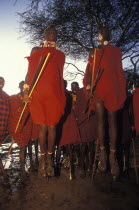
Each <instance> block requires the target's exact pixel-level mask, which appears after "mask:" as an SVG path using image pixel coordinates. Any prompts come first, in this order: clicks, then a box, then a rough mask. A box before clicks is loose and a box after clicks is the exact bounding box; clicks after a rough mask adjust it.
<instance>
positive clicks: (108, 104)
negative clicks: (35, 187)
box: [0, 25, 139, 179]
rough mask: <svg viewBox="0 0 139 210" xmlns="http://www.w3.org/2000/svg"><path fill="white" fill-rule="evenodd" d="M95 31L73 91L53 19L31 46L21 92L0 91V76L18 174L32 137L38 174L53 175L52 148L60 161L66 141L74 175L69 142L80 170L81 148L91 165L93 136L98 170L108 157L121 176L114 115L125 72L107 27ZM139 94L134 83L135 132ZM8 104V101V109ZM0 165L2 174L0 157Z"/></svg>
mask: <svg viewBox="0 0 139 210" xmlns="http://www.w3.org/2000/svg"><path fill="white" fill-rule="evenodd" d="M98 32H99V36H98V42H99V46H98V47H97V48H94V49H93V50H90V53H89V58H88V63H87V67H86V72H85V76H84V79H83V86H84V87H83V88H79V85H78V83H76V82H73V83H72V91H71V92H69V91H67V90H66V81H64V79H63V68H64V63H65V55H64V53H63V52H62V51H60V50H58V49H56V41H57V31H56V29H55V27H54V26H53V25H51V26H49V27H48V28H47V29H46V30H45V31H44V43H43V44H41V45H40V46H38V47H34V48H33V49H32V50H31V54H30V56H29V57H27V59H28V62H29V65H28V72H27V75H26V78H25V81H23V82H21V83H20V84H19V87H20V90H21V91H20V93H19V94H17V95H14V96H10V97H9V96H8V95H7V94H6V93H4V92H3V91H2V88H3V85H4V79H3V78H2V77H1V78H0V100H4V102H1V104H2V105H1V104H0V106H1V107H2V108H1V107H0V111H1V112H0V117H1V119H3V121H5V122H9V123H8V131H9V133H10V135H11V137H12V138H13V139H14V140H15V141H17V143H18V145H19V146H20V160H21V169H22V174H24V173H25V167H24V166H25V146H26V145H27V144H28V142H29V140H30V139H38V140H39V145H40V162H39V169H38V172H39V174H40V176H43V177H46V176H54V154H55V148H56V147H57V155H56V156H57V157H56V160H57V161H56V162H57V167H59V162H60V154H61V150H62V149H63V146H64V147H65V148H66V151H68V154H69V156H70V166H71V167H70V169H71V170H70V176H71V179H72V178H73V174H74V172H73V167H72V165H73V150H72V149H73V145H74V149H75V151H76V154H77V156H78V160H79V162H80V175H81V176H84V175H85V173H84V168H85V167H84V164H85V159H87V158H86V157H85V154H86V153H85V150H86V148H88V150H89V154H92V155H90V157H89V164H88V166H89V169H90V168H91V167H92V162H93V146H92V145H93V142H94V141H96V142H97V145H99V146H100V154H99V162H98V170H99V171H102V172H105V171H106V170H107V163H108V159H109V164H110V171H111V174H112V175H113V176H115V177H118V176H119V164H118V160H117V145H118V138H119V136H118V126H117V119H118V112H119V110H122V109H123V108H124V106H125V103H126V98H127V93H126V78H125V75H124V71H123V69H122V54H121V51H120V49H119V48H118V47H114V46H112V45H110V44H109V41H110V40H111V32H110V30H109V29H108V28H107V27H106V26H103V27H102V28H101V29H99V31H98ZM138 94H139V89H138V88H137V89H136V90H135V91H134V92H133V100H132V101H133V107H134V117H135V120H134V122H135V124H134V125H135V126H134V127H135V129H136V134H137V135H138V133H139V115H138V109H137V107H138V105H137V104H138V103H139V95H138ZM7 104H10V106H9V107H10V110H9V108H7V107H8V106H7ZM23 110H24V112H23ZM4 112H5V113H4ZM9 113H10V114H9ZM3 116H5V118H4V117H3ZM18 119H20V120H18ZM14 122H15V123H14ZM18 122H19V123H18ZM0 126H1V127H0V132H1V134H0V137H1V139H3V135H4V132H5V130H6V129H7V127H6V126H7V124H6V123H1V124H0ZM4 126H5V127H4ZM106 128H107V129H106ZM106 131H107V132H106ZM121 132H122V131H121ZM106 140H107V141H106ZM107 142H109V143H107ZM78 145H80V148H79V147H78ZM90 151H91V152H90ZM108 157H109V158H108ZM1 169H2V171H3V175H4V177H5V173H4V169H3V167H2V162H1Z"/></svg>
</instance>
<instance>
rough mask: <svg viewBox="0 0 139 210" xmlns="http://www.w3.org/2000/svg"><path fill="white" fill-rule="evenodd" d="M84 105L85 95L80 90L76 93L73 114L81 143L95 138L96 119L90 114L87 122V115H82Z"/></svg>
mask: <svg viewBox="0 0 139 210" xmlns="http://www.w3.org/2000/svg"><path fill="white" fill-rule="evenodd" d="M85 105H86V100H85V94H84V90H83V88H81V89H79V90H78V91H77V97H76V105H75V114H76V118H77V119H78V125H79V131H80V136H81V142H90V141H93V140H96V138H97V119H96V115H95V114H94V113H90V114H91V115H90V119H89V121H88V113H85V114H84V113H83V110H84V108H85Z"/></svg>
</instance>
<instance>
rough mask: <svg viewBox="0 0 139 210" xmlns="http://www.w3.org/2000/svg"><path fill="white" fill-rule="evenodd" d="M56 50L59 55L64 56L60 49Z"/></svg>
mask: <svg viewBox="0 0 139 210" xmlns="http://www.w3.org/2000/svg"><path fill="white" fill-rule="evenodd" d="M56 52H57V54H59V55H61V56H62V57H65V54H64V53H63V52H62V51H61V50H58V49H56Z"/></svg>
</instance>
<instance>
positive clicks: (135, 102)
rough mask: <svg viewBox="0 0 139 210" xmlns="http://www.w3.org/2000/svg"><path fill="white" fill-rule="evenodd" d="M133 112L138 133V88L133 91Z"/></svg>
mask: <svg viewBox="0 0 139 210" xmlns="http://www.w3.org/2000/svg"><path fill="white" fill-rule="evenodd" d="M132 94H133V113H134V124H135V129H136V132H138V133H139V88H137V89H135V90H134V91H133V93H132Z"/></svg>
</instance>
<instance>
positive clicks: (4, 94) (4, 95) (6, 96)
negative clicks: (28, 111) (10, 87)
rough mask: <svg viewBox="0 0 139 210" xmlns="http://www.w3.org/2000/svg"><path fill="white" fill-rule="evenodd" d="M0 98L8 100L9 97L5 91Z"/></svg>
mask: <svg viewBox="0 0 139 210" xmlns="http://www.w3.org/2000/svg"><path fill="white" fill-rule="evenodd" d="M2 97H3V98H5V99H9V97H10V96H9V95H8V94H7V93H6V92H5V91H2Z"/></svg>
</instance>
